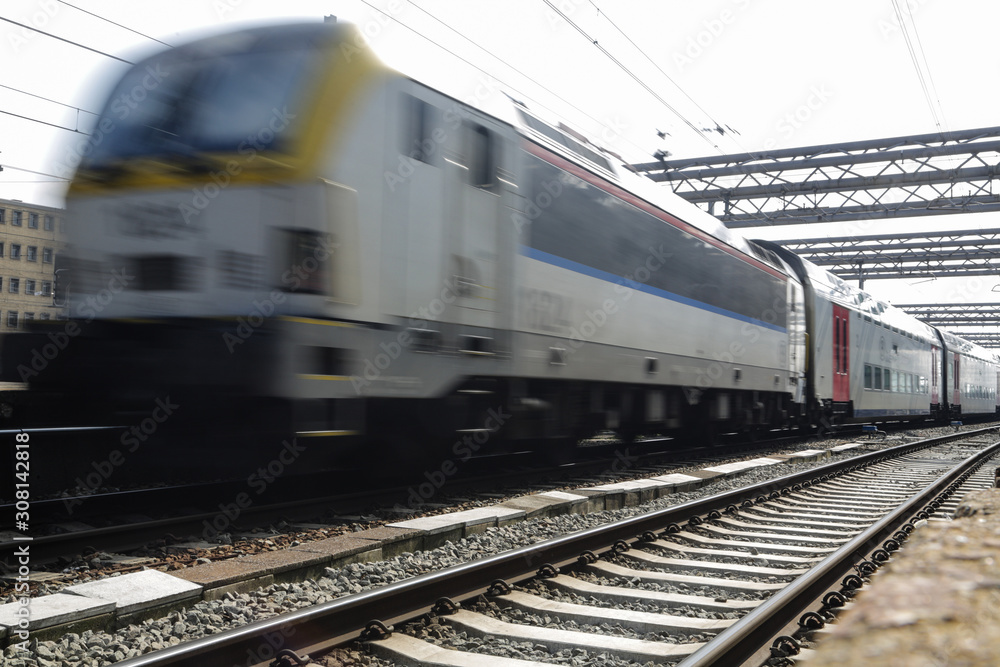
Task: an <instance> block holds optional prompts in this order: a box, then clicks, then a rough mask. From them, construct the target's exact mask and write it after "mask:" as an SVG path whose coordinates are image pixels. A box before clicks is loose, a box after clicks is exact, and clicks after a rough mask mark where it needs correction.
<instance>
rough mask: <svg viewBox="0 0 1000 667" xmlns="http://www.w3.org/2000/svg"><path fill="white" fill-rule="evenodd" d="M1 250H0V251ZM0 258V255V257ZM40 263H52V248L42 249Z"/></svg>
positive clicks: (0, 249)
mask: <svg viewBox="0 0 1000 667" xmlns="http://www.w3.org/2000/svg"><path fill="white" fill-rule="evenodd" d="M2 250H3V249H2V248H0V251H2ZM0 256H2V255H0ZM42 263H43V264H51V263H52V248H42Z"/></svg>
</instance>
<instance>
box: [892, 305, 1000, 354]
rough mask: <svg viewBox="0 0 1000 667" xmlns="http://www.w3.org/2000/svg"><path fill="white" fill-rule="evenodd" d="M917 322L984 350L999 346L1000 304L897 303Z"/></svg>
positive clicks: (898, 306)
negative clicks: (970, 342) (979, 346)
mask: <svg viewBox="0 0 1000 667" xmlns="http://www.w3.org/2000/svg"><path fill="white" fill-rule="evenodd" d="M894 305H895V306H896V307H897V308H901V309H902V310H904V311H906V312H907V313H909V314H910V315H913V316H914V317H916V318H917V319H918V320H921V321H923V322H926V323H927V324H930V325H933V326H936V327H939V328H942V329H947V330H948V331H951V332H953V333H955V334H957V335H959V336H961V337H962V338H965V339H966V340H970V341H972V342H974V343H978V344H979V345H982V346H984V347H998V346H1000V328H998V324H1000V303H903V304H894Z"/></svg>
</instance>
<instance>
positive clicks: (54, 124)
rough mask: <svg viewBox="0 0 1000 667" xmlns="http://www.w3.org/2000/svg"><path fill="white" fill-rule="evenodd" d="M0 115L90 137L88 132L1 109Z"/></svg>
mask: <svg viewBox="0 0 1000 667" xmlns="http://www.w3.org/2000/svg"><path fill="white" fill-rule="evenodd" d="M0 113H2V114H5V115H7V116H13V117H14V118H20V119H22V120H28V121H31V122H32V123H38V124H40V125H48V126H49V127H55V128H58V129H60V130H66V131H67V132H73V133H74V134H82V135H84V136H85V137H89V136H90V132H81V131H80V130H77V129H75V128H72V127H66V126H65V125H57V124H56V123H50V122H48V121H44V120H38V119H37V118H31V117H30V116H22V115H21V114H19V113H14V112H12V111H4V110H3V109H0Z"/></svg>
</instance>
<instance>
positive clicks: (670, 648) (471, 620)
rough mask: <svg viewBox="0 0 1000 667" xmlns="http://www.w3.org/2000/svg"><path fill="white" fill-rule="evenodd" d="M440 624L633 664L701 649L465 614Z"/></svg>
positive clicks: (688, 653)
mask: <svg viewBox="0 0 1000 667" xmlns="http://www.w3.org/2000/svg"><path fill="white" fill-rule="evenodd" d="M441 620H443V621H445V622H446V623H448V624H449V625H453V626H455V627H457V628H459V629H460V630H464V631H465V632H467V633H469V634H472V635H477V636H480V637H485V636H490V635H493V636H500V637H505V638H507V639H512V640H515V641H527V642H538V643H541V644H545V645H546V646H547V647H549V649H550V650H553V649H554V650H562V649H567V648H582V649H589V650H591V651H598V652H601V653H604V652H609V653H614V654H615V655H617V656H619V657H620V658H623V659H626V660H634V661H636V662H646V661H654V662H660V661H662V660H664V659H668V658H676V657H680V656H685V655H690V654H692V653H694V652H695V651H697V650H698V649H699V648H701V647H702V646H704V644H703V643H690V644H666V643H662V642H651V641H645V640H642V639H630V638H626V637H614V636H611V635H595V634H591V633H588V632H578V631H573V630H556V629H553V628H536V627H533V626H529V625H519V624H515V623H506V622H504V621H501V620H499V619H496V618H493V617H491V616H485V615H483V614H476V613H473V612H471V611H465V610H459V611H458V612H456V613H454V614H450V615H448V616H443V617H442V618H441Z"/></svg>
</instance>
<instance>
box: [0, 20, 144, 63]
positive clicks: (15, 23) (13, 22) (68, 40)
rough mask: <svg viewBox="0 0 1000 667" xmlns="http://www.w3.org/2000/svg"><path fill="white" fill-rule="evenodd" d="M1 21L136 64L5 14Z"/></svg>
mask: <svg viewBox="0 0 1000 667" xmlns="http://www.w3.org/2000/svg"><path fill="white" fill-rule="evenodd" d="M0 21H6V22H7V23H12V24H14V25H16V26H19V27H21V28H24V29H26V30H32V31H34V32H37V33H39V34H42V35H45V36H46V37H51V38H52V39H58V40H59V41H60V42H66V43H67V44H72V45H73V46H77V47H79V48H81V49H86V50H87V51H92V52H94V53H97V54H99V55H102V56H105V57H107V58H111V59H112V60H117V61H118V62H122V63H125V64H126V65H134V64H135V63H133V62H132V61H131V60H125V59H124V58H119V57H118V56H113V55H111V54H110V53H106V52H104V51H101V50H100V49H95V48H92V47H89V46H86V45H84V44H81V43H79V42H74V41H73V40H71V39H66V38H65V37H60V36H59V35H53V34H52V33H51V32H45V31H44V30H39V29H38V28H34V27H32V26H30V25H26V24H24V23H19V22H18V21H14V20H12V19H9V18H7V17H5V16H0Z"/></svg>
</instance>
